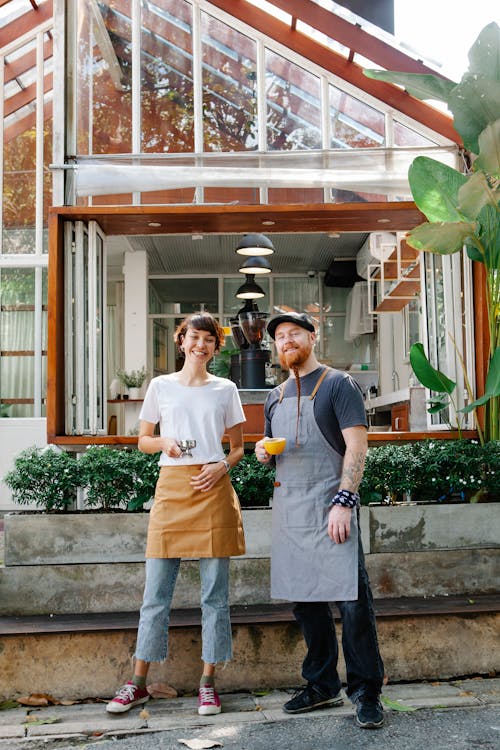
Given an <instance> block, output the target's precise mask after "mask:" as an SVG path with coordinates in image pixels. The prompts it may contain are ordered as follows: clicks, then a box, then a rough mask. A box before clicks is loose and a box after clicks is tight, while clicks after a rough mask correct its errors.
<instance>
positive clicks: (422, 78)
mask: <svg viewBox="0 0 500 750" xmlns="http://www.w3.org/2000/svg"><path fill="white" fill-rule="evenodd" d="M364 72H365V75H367V76H368V77H370V78H376V79H378V80H382V81H388V82H390V83H395V84H399V85H402V86H404V87H405V88H406V90H407V92H408V93H409V94H411V95H412V96H415V97H417V98H418V99H434V100H436V99H437V100H440V101H443V102H445V103H446V104H447V105H448V109H449V110H450V111H451V112H452V114H453V124H454V127H455V130H456V131H457V133H459V135H460V137H461V138H462V140H463V144H464V147H465V149H466V153H465V157H466V158H465V163H468V164H470V167H468V168H467V170H466V173H465V174H463V173H462V172H460V171H458V170H456V169H453V168H451V167H448V166H447V165H445V164H442V163H441V162H438V161H436V160H434V159H430V158H428V157H425V156H418V157H417V158H416V159H415V160H414V161H413V163H412V164H411V166H410V169H409V171H408V181H409V184H410V189H411V192H412V195H413V199H414V201H415V204H416V205H417V207H418V208H419V209H420V210H421V211H422V213H423V214H424V215H425V216H426V218H427V219H428V221H427V222H425V223H424V224H421V225H420V226H418V227H415V228H414V229H412V230H411V231H410V232H409V233H408V235H407V237H406V241H407V242H408V244H409V245H411V246H412V247H414V248H416V249H417V250H422V251H424V252H431V253H437V254H440V255H449V254H451V253H456V252H461V251H462V250H463V248H464V246H465V249H466V252H467V254H468V256H469V258H471V260H473V261H478V262H480V263H483V264H484V266H485V269H486V274H485V284H486V289H485V293H486V303H487V310H488V327H489V357H488V359H489V364H488V374H487V377H486V384H485V391H484V393H483V394H482V395H481V397H480V398H478V399H477V400H476V401H473V402H472V403H470V404H468V406H466V407H465V408H464V409H462V410H461V411H464V412H467V411H473V410H475V409H477V407H479V406H485V407H486V419H485V430H484V438H485V439H486V440H498V439H500V29H499V27H498V25H497V24H496V23H490V24H488V25H487V26H486V27H485V28H484V29H483V30H482V31H481V33H480V34H479V36H478V38H477V39H476V41H475V42H474V44H473V46H472V47H471V49H470V51H469V68H468V70H467V71H466V72H465V73H464V75H463V76H462V79H461V81H460V82H459V83H455V82H453V81H449V80H446V79H444V78H442V77H440V76H437V75H432V74H426V75H424V74H418V73H400V72H394V71H383V70H365V71H364ZM417 377H418V375H417Z"/></svg>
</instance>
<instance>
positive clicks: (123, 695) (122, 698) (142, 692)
mask: <svg viewBox="0 0 500 750" xmlns="http://www.w3.org/2000/svg"><path fill="white" fill-rule="evenodd" d="M149 698H150V695H149V693H148V691H147V688H146V687H139V686H138V685H134V683H133V682H130V680H129V681H128V682H127V684H126V685H123V686H122V687H121V688H120V689H119V690H118V692H117V694H116V695H115V697H114V698H113V699H112V700H110V702H109V703H108V704H107V706H106V711H109V713H110V714H122V713H124V712H125V711H129V710H130V709H131V708H133V707H134V706H140V704H141V703H146V701H148V700H149Z"/></svg>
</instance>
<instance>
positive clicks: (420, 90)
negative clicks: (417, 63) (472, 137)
mask: <svg viewBox="0 0 500 750" xmlns="http://www.w3.org/2000/svg"><path fill="white" fill-rule="evenodd" d="M363 73H364V74H365V76H367V78H374V79H375V80H377V81H386V83H396V84H399V85H400V86H404V88H405V89H406V90H407V92H408V93H409V94H411V96H414V97H416V98H417V99H437V100H438V101H441V102H447V101H448V99H449V96H450V91H451V90H452V89H453V88H454V87H455V86H456V85H457V84H456V83H454V82H453V81H448V80H447V79H446V78H441V77H440V76H436V75H432V74H431V73H429V74H426V73H400V72H397V71H391V70H372V69H365V70H363Z"/></svg>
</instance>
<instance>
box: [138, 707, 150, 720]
mask: <svg viewBox="0 0 500 750" xmlns="http://www.w3.org/2000/svg"><path fill="white" fill-rule="evenodd" d="M150 716H151V714H150V713H149V711H147V710H146V709H145V708H143V709H142V711H141V712H140V713H139V717H140V718H141V719H149V717H150Z"/></svg>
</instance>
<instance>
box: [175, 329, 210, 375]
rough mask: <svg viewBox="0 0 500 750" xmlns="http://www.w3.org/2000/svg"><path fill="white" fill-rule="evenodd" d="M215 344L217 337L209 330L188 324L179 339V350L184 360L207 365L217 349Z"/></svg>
mask: <svg viewBox="0 0 500 750" xmlns="http://www.w3.org/2000/svg"><path fill="white" fill-rule="evenodd" d="M217 344H218V342H217V337H216V336H215V335H214V334H213V333H212V332H211V331H204V330H202V329H198V328H192V327H191V326H188V327H187V330H186V333H185V335H184V336H183V337H182V340H181V350H182V351H183V353H184V357H185V360H186V362H193V363H197V364H205V365H207V364H208V362H209V361H210V360H211V359H212V357H213V356H214V354H215V352H216V350H217Z"/></svg>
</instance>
